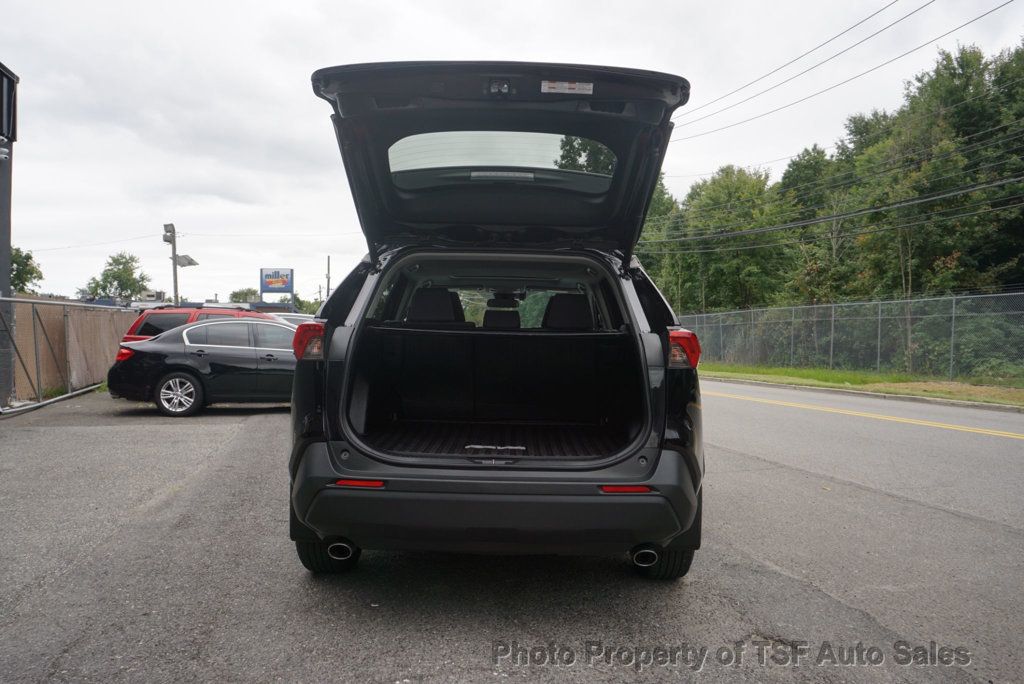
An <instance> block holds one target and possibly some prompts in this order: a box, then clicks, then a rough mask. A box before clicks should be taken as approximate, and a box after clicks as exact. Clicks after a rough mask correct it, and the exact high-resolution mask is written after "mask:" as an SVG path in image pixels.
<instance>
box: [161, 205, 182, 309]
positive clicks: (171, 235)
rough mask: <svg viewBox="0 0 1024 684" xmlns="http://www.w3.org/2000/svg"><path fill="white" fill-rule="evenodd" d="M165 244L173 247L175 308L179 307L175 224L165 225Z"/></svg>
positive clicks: (172, 265)
mask: <svg viewBox="0 0 1024 684" xmlns="http://www.w3.org/2000/svg"><path fill="white" fill-rule="evenodd" d="M164 242H168V243H170V245H171V273H173V274H174V306H178V304H179V302H178V235H177V233H176V232H175V231H174V224H173V223H165V224H164Z"/></svg>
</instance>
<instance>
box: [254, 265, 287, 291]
mask: <svg viewBox="0 0 1024 684" xmlns="http://www.w3.org/2000/svg"><path fill="white" fill-rule="evenodd" d="M294 274H295V271H294V270H293V269H290V268H261V269H260V294H263V293H264V292H285V293H289V294H291V293H292V292H294V291H295V283H294Z"/></svg>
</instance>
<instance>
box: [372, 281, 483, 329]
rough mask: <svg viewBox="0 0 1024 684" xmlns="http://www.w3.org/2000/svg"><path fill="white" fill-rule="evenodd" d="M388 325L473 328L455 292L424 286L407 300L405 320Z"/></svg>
mask: <svg viewBox="0 0 1024 684" xmlns="http://www.w3.org/2000/svg"><path fill="white" fill-rule="evenodd" d="M388 325H389V327H401V328H439V329H444V330H452V329H461V328H475V327H476V325H475V324H474V323H473V322H472V321H467V320H466V315H465V313H464V312H463V310H462V301H461V300H460V299H459V295H458V293H456V292H451V291H449V290H448V289H447V288H444V287H424V288H421V289H419V290H416V291H415V292H414V293H413V295H412V301H411V302H409V310H408V311H406V314H405V321H401V322H397V323H389V324H388Z"/></svg>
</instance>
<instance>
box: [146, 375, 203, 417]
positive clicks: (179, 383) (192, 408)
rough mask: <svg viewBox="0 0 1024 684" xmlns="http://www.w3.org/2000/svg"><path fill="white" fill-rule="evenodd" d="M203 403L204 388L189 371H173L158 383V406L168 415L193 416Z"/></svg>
mask: <svg viewBox="0 0 1024 684" xmlns="http://www.w3.org/2000/svg"><path fill="white" fill-rule="evenodd" d="M202 405H203V389H202V386H201V385H200V384H199V383H198V382H197V381H196V379H195V378H193V377H192V376H190V375H188V374H187V373H171V374H170V375H168V376H166V377H164V378H163V379H161V380H160V382H159V383H157V390H156V406H157V408H158V409H160V412H161V413H163V414H164V415H167V416H191V415H192V414H194V413H196V412H197V411H198V410H199V409H200V408H202Z"/></svg>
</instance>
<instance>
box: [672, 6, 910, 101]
mask: <svg viewBox="0 0 1024 684" xmlns="http://www.w3.org/2000/svg"><path fill="white" fill-rule="evenodd" d="M897 2H899V0H892V2H890V3H889V4H887V5H885V6H884V7H882V8H881V9H879V10H875V11H874V12H872V13H871V14H869V15H868V16H866V17H864V18H863V19H861V20H860V21H858V22H857V23H856V24H854V25H853V26H850V27H849V28H846V29H843V30H842V31H840V32H839V33H837V34H836V35H834V36H832V37H831V38H829V39H828V40H826V41H825V42H823V43H818V44H817V45H815V46H814V47H812V48H811V49H810V50H808V51H807V52H804V53H803V54H800V55H798V56H796V57H794V58H793V59H791V60H789V61H788V62H786V63H785V64H783V65H781V66H777V67H775V68H774V69H772V70H771V71H769V72H768V73H766V74H764V75H762V76H758V77H757V78H755V79H754V80H753V81H750V82H748V83H744V84H743V85H741V86H740V87H739V88H736V89H735V90H730V91H729V92H727V93H726V94H725V95H720V96H718V97H716V98H715V99H714V100H711V101H710V102H705V103H704V104H702V105H701V106H699V107H695V108H693V109H688V110H685V111H684V112H682V116H684V117H685V116H687V115H689V114H693V113H694V112H699V111H700V110H702V109H704V108H705V107H710V106H711V105H713V104H715V103H716V102H721V101H722V100H724V99H725V98H727V97H729V96H730V95H735V94H736V93H738V92H740V91H741V90H744V89H746V88H749V87H750V86H752V85H754V84H755V83H758V82H759V81H763V80H764V79H766V78H768V77H769V76H771V75H772V74H775V73H777V72H779V71H781V70H783V69H785V68H786V67H788V66H789V65H790V64H793V63H795V62H798V61H800V60H801V59H803V58H804V57H806V56H807V55H809V54H811V53H812V52H814V51H815V50H818V49H819V48H823V47H825V46H826V45H828V44H829V43H831V42H832V41H834V40H836V39H837V38H841V37H842V36H844V35H846V34H847V33H849V32H850V31H852V30H853V29H855V28H857V27H858V26H860V25H861V24H863V23H864V22H866V21H867V20H869V19H871V18H873V17H875V16H877V15H879V14H881V13H882V12H884V11H885V10H887V9H889V8H890V7H892V6H893V5H895V4H896V3H897Z"/></svg>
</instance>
